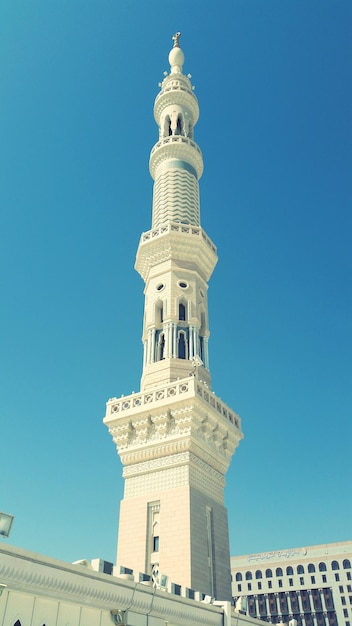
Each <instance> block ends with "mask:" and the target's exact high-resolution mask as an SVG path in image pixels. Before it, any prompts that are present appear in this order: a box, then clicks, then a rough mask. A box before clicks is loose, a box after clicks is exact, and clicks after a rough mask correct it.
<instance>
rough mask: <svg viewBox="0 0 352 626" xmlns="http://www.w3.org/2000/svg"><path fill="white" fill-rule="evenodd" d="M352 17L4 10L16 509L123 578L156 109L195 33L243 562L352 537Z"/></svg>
mask: <svg viewBox="0 0 352 626" xmlns="http://www.w3.org/2000/svg"><path fill="white" fill-rule="evenodd" d="M351 20H352V4H351V2H350V0H334V1H333V0H331V1H326V0H309V1H308V0H232V1H230V0H227V1H225V0H218V2H217V3H216V5H215V3H214V2H211V3H210V2H204V0H202V1H197V0H194V1H193V0H192V1H191V0H188V2H185V1H184V0H180V1H179V2H178V3H177V4H175V3H174V4H172V5H170V4H167V3H165V2H164V1H161V0H157V1H155V0H153V1H152V2H148V3H147V2H144V1H142V0H139V1H137V0H136V1H132V0H130V1H126V0H84V1H83V0H60V1H59V0H56V1H54V0H34V1H33V2H27V0H4V1H3V2H2V3H1V5H0V31H1V32H0V220H1V221H0V237H1V245H0V264H1V270H0V280H1V283H0V284H1V296H2V297H1V307H0V316H1V317H0V328H1V361H0V367H1V392H0V418H1V431H0V432H1V435H0V458H1V467H2V479H1V489H0V510H3V511H7V512H10V513H13V514H14V515H15V522H14V526H13V530H12V533H11V537H10V539H9V541H10V543H11V544H14V545H17V546H21V547H24V548H27V549H29V550H33V551H35V552H38V553H43V554H48V555H50V556H53V557H57V558H60V559H64V560H68V561H74V560H77V559H80V558H95V557H102V558H105V559H107V560H112V561H114V559H115V551H116V537H117V525H118V510H119V501H120V499H121V497H122V492H123V482H122V478H121V471H122V468H121V464H120V462H119V459H118V457H117V455H116V451H115V448H114V445H113V443H112V441H111V439H110V436H109V434H108V432H107V429H106V428H105V427H104V426H103V424H102V418H103V416H104V414H105V402H106V400H107V399H108V398H110V397H113V396H119V395H121V394H122V393H124V394H128V393H130V392H131V391H133V390H138V388H139V380H140V375H141V365H142V346H141V331H142V315H143V305H144V302H143V283H142V280H141V279H140V277H139V276H138V275H137V273H136V272H135V271H134V269H133V265H134V259H135V253H136V249H137V245H138V241H139V237H140V234H141V232H142V231H145V230H148V229H149V228H150V225H151V199H152V180H151V178H150V176H149V173H148V159H149V152H150V149H151V148H152V146H153V144H154V143H155V142H156V141H157V127H156V125H155V122H154V119H153V113H152V108H153V102H154V98H155V96H156V94H157V92H158V82H159V81H160V80H161V79H162V73H163V71H164V70H167V69H168V63H167V56H168V52H169V49H170V47H171V45H172V41H171V36H172V35H173V33H174V32H176V31H178V30H180V31H181V32H182V38H181V40H180V43H181V46H182V48H183V50H184V53H185V57H186V61H185V66H184V70H185V73H188V72H190V73H191V74H192V77H193V78H192V81H193V84H194V85H195V86H196V94H197V96H198V98H199V103H200V111H201V115H200V120H199V122H198V124H197V127H196V129H195V139H196V141H197V143H198V144H199V146H200V147H201V149H202V152H203V157H204V163H205V172H204V175H203V177H202V179H201V183H200V185H201V221H202V226H203V227H204V228H205V230H206V231H207V233H208V234H209V236H210V237H211V238H212V240H213V241H214V242H215V243H216V245H217V246H218V254H219V263H218V265H217V267H216V269H215V272H214V274H213V277H212V279H211V281H210V288H209V307H210V326H211V333H212V334H211V339H210V363H211V372H212V379H213V389H214V390H215V392H216V393H217V394H218V395H219V396H220V397H221V398H222V399H223V400H224V401H225V402H226V403H227V404H228V405H229V406H231V407H232V408H233V409H234V410H235V411H237V412H238V413H239V414H240V415H241V417H242V424H243V430H244V433H245V439H244V441H242V442H241V444H240V447H239V449H238V450H237V452H236V454H235V456H234V458H233V461H232V465H231V468H230V470H229V472H228V474H227V487H226V504H227V507H228V510H229V523H230V541H231V553H232V554H233V555H235V554H245V553H252V552H258V551H266V550H275V549H281V548H288V547H294V546H304V545H311V544H315V543H325V542H334V541H343V540H347V539H351V517H352V516H351V514H352V504H351V435H352V432H351V406H352V401H351V400H352V398H351V365H352V340H351V338H352V333H351V331H352V328H351V308H352V306H351V305H352V297H351V269H352V268H351V200H352V183H351V164H352V147H351V146H352V126H351V110H352V106H351V105H352V90H351V80H350V78H351V59H352V42H351V37H350V30H351Z"/></svg>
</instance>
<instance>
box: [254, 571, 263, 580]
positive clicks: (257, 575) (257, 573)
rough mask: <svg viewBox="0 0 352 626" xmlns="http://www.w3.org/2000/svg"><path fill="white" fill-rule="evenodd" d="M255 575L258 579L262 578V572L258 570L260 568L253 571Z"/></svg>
mask: <svg viewBox="0 0 352 626" xmlns="http://www.w3.org/2000/svg"><path fill="white" fill-rule="evenodd" d="M255 577H256V579H257V580H258V579H259V578H263V576H262V573H261V571H260V569H257V571H256V573H255Z"/></svg>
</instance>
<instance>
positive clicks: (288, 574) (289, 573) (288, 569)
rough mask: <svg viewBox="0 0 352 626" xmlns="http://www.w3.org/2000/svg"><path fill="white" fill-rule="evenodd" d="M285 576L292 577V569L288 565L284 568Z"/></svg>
mask: <svg viewBox="0 0 352 626" xmlns="http://www.w3.org/2000/svg"><path fill="white" fill-rule="evenodd" d="M286 574H287V576H293V569H292V567H291V566H290V565H289V566H288V567H286Z"/></svg>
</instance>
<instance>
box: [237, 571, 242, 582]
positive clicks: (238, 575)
mask: <svg viewBox="0 0 352 626" xmlns="http://www.w3.org/2000/svg"><path fill="white" fill-rule="evenodd" d="M238 580H242V574H241V572H237V574H236V581H238Z"/></svg>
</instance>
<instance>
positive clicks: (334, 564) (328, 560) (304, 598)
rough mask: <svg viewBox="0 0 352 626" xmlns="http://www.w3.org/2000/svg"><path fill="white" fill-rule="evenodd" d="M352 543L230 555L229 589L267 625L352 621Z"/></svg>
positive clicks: (329, 625)
mask: <svg viewBox="0 0 352 626" xmlns="http://www.w3.org/2000/svg"><path fill="white" fill-rule="evenodd" d="M351 562H352V541H344V542H341V543H328V544H324V545H319V546H309V547H304V548H293V549H290V550H276V551H274V552H261V553H259V554H249V555H246V556H235V557H232V558H231V573H232V593H233V596H234V598H235V600H237V599H238V598H239V597H246V598H247V612H248V615H249V616H250V617H254V618H255V617H258V618H259V619H261V620H264V621H267V622H271V623H274V624H276V623H281V622H284V623H286V622H288V621H289V620H291V619H295V620H297V623H298V626H350V625H351V624H352V569H351Z"/></svg>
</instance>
